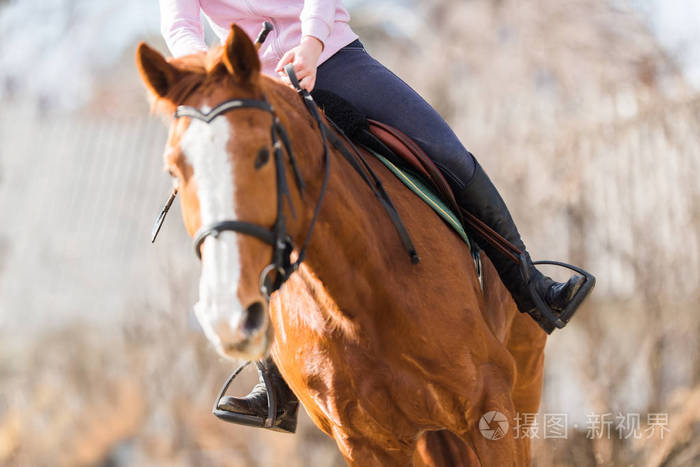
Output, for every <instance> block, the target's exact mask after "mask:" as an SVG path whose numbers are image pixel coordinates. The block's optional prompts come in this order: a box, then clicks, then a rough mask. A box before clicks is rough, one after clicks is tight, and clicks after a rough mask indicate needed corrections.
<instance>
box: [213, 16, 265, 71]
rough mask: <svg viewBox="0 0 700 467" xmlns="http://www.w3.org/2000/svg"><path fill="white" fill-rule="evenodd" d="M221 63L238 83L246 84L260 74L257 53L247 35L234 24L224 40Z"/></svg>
mask: <svg viewBox="0 0 700 467" xmlns="http://www.w3.org/2000/svg"><path fill="white" fill-rule="evenodd" d="M222 61H223V63H224V66H225V67H226V70H228V72H229V74H230V75H231V76H233V79H234V80H235V81H237V82H239V83H248V82H250V81H251V80H252V79H253V78H254V77H255V76H256V75H257V74H258V73H260V58H259V57H258V51H257V49H256V48H255V45H253V42H252V41H251V40H250V38H249V37H248V34H246V33H245V31H243V29H241V28H239V27H238V26H237V25H236V24H234V25H233V26H231V33H230V34H229V35H228V39H226V46H225V48H224V54H223V57H222Z"/></svg>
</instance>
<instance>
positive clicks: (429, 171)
mask: <svg viewBox="0 0 700 467" xmlns="http://www.w3.org/2000/svg"><path fill="white" fill-rule="evenodd" d="M367 122H368V123H369V131H370V132H371V133H372V134H373V135H374V136H376V137H377V138H379V140H380V141H381V142H382V143H384V144H385V145H386V146H387V147H388V148H389V149H391V150H392V151H393V152H394V154H396V155H397V156H398V157H400V158H401V159H402V160H403V161H405V162H406V164H407V165H408V166H409V167H410V168H411V169H413V170H415V171H416V172H418V173H419V174H420V175H422V176H423V177H425V179H426V180H427V181H428V182H430V183H432V184H433V187H434V188H435V189H436V190H437V192H438V194H439V195H440V196H441V197H442V199H443V200H445V201H446V202H447V203H448V205H449V207H450V208H451V209H452V210H453V212H454V213H455V214H457V215H458V216H459V215H460V214H461V211H460V209H459V205H458V204H457V201H456V200H455V196H454V193H452V188H450V185H449V184H448V183H447V180H445V177H444V176H443V175H442V172H440V169H438V168H437V167H436V166H435V163H433V161H432V160H431V159H430V157H428V155H427V154H426V153H425V152H424V151H423V150H422V149H421V148H420V147H419V146H418V145H417V144H416V143H415V142H414V141H413V140H412V139H411V138H409V137H408V136H406V135H405V134H404V133H402V132H401V131H399V130H397V129H396V128H394V127H392V126H390V125H387V124H386V123H382V122H378V121H376V120H372V119H367Z"/></svg>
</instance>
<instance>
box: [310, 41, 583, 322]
mask: <svg viewBox="0 0 700 467" xmlns="http://www.w3.org/2000/svg"><path fill="white" fill-rule="evenodd" d="M316 88H317V89H322V90H326V91H330V92H333V93H335V94H337V95H339V96H340V97H342V98H343V99H345V100H347V101H348V102H350V103H351V104H352V105H353V106H355V107H356V108H357V109H358V110H359V111H360V112H362V113H364V114H365V115H367V116H368V117H369V118H372V119H375V120H379V121H381V122H384V123H387V124H389V125H391V126H394V127H396V128H398V129H399V130H401V131H402V132H403V133H405V134H407V135H408V136H410V137H411V138H412V139H413V140H414V141H416V143H418V144H419V145H420V146H421V148H422V149H423V150H424V151H425V152H426V153H427V154H428V155H429V156H430V157H431V158H432V159H433V161H434V162H435V164H436V165H437V166H438V167H439V168H440V169H441V170H442V171H443V173H444V174H445V176H446V178H447V180H448V182H449V183H450V184H451V185H452V188H453V190H454V191H455V195H456V197H457V201H458V202H459V203H460V205H461V206H463V207H464V208H465V209H467V210H469V211H470V212H471V213H473V214H474V215H475V216H477V217H479V218H480V219H481V220H482V221H484V222H485V223H486V224H488V225H489V226H490V227H491V228H492V229H494V230H495V231H497V232H498V233H499V234H501V236H503V237H505V238H506V239H507V240H509V241H510V242H511V243H512V244H514V245H515V246H516V247H517V248H518V249H519V250H521V251H522V252H523V253H524V258H525V261H526V264H527V267H528V270H529V271H530V276H531V278H532V280H533V281H534V283H535V286H536V288H537V290H538V292H539V294H540V296H541V297H542V298H543V299H544V300H545V302H546V303H547V304H548V305H549V306H550V307H551V308H553V309H554V310H562V309H563V308H564V307H565V306H566V304H568V303H569V302H570V301H571V300H572V298H573V296H574V295H575V293H576V292H577V291H578V289H579V288H580V287H581V285H582V283H583V281H584V278H583V277H582V276H579V275H574V276H572V277H571V278H570V279H569V281H568V282H565V283H558V282H555V281H553V280H552V279H550V278H548V277H546V276H544V275H542V274H541V273H540V272H539V271H538V270H537V269H536V268H535V266H534V265H533V264H532V261H531V260H530V256H529V255H528V254H527V251H526V249H525V245H524V244H523V242H522V240H521V238H520V234H519V233H518V229H517V228H516V226H515V223H514V222H513V219H512V217H511V215H510V213H509V212H508V209H507V208H506V205H505V203H504V202H503V199H502V198H501V196H500V195H499V193H498V190H496V187H495V186H494V185H493V183H491V181H490V179H489V178H488V176H486V174H485V173H484V171H483V170H482V168H481V167H480V166H479V164H478V163H477V162H476V160H475V158H474V156H473V155H472V154H471V153H470V152H469V151H467V150H466V149H465V148H464V146H463V145H462V144H461V142H460V141H459V139H458V138H457V136H456V135H455V134H454V132H453V131H452V130H451V129H450V127H449V125H448V124H447V123H446V122H445V121H444V119H443V118H442V117H441V116H440V115H439V114H438V113H437V112H436V111H435V109H433V108H432V107H431V106H430V104H428V103H427V102H426V101H425V100H424V99H423V98H421V97H420V96H419V95H418V94H417V93H416V92H415V91H414V90H413V89H412V88H411V87H410V86H408V85H407V84H406V83H404V82H403V81H402V80H401V79H400V78H398V77H397V76H396V75H394V74H393V73H392V72H391V71H389V70H388V69H387V68H386V67H384V66H383V65H382V64H381V63H379V62H378V61H376V60H375V59H373V58H372V57H371V56H370V55H369V54H367V52H366V51H365V50H364V48H363V47H362V45H361V44H360V42H359V41H355V42H354V43H352V44H350V45H349V46H348V47H345V48H343V49H341V50H340V51H339V52H337V53H336V54H335V55H333V56H332V57H331V58H329V59H328V60H327V61H326V62H324V63H323V64H321V66H319V68H318V73H317V79H316ZM474 235H475V236H476V237H477V239H478V240H479V236H478V235H476V233H474ZM480 240H481V241H479V245H480V246H481V247H482V248H484V250H485V251H486V254H487V255H488V256H489V258H490V259H491V261H492V262H493V263H494V266H495V267H496V269H497V270H498V273H499V275H500V277H501V280H502V281H503V283H504V284H505V285H506V287H507V288H508V290H509V291H510V293H511V295H512V296H513V298H514V300H515V302H516V304H517V305H518V308H519V310H520V311H521V312H527V313H530V314H531V315H532V316H533V317H534V318H535V319H536V320H537V321H538V322H539V323H540V325H543V327H545V326H546V323H544V322H543V320H541V319H540V318H541V317H540V316H539V313H538V312H537V310H536V306H535V303H534V301H533V299H532V297H531V295H530V292H529V290H528V287H527V283H526V281H525V279H524V278H523V276H522V274H521V272H520V266H519V265H518V264H516V263H515V262H513V261H511V260H510V259H509V258H508V257H507V256H505V255H504V254H503V253H502V252H501V251H500V250H498V249H496V248H495V247H492V246H491V244H490V243H489V242H487V241H484V240H483V239H480ZM547 330H548V331H551V329H547Z"/></svg>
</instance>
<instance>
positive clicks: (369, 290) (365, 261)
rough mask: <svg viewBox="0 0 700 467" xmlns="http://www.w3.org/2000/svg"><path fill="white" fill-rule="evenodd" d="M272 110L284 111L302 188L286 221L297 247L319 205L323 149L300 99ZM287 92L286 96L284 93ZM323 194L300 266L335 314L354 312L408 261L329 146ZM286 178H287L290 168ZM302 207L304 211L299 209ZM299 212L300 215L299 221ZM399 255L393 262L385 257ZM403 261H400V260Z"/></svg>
mask: <svg viewBox="0 0 700 467" xmlns="http://www.w3.org/2000/svg"><path fill="white" fill-rule="evenodd" d="M281 91H282V90H280V91H278V92H277V93H276V94H277V96H276V97H282V98H281V99H280V102H278V103H273V105H275V108H277V109H284V110H285V111H284V112H283V113H282V112H280V115H279V117H280V119H281V120H282V121H283V124H284V125H285V126H286V128H287V130H288V132H289V134H290V137H291V139H292V146H293V148H294V152H295V156H296V158H297V162H298V165H299V169H300V171H301V174H302V178H303V179H304V182H305V185H306V188H305V191H304V195H303V200H302V199H301V197H300V196H299V193H298V191H297V190H296V189H293V193H292V198H293V203H294V205H295V208H296V211H297V215H298V216H297V220H296V221H294V220H291V222H290V227H291V228H292V229H293V231H294V235H293V236H294V241H295V244H296V245H301V244H302V243H303V241H304V238H305V236H306V234H307V231H308V226H309V224H310V222H311V218H312V215H313V210H314V207H315V206H316V203H317V201H318V199H319V194H320V190H321V185H322V182H323V176H324V167H325V166H324V160H323V145H322V140H321V134H320V132H319V130H318V127H317V125H316V123H315V121H314V120H313V118H312V117H311V115H310V114H309V112H308V110H307V109H306V107H305V105H304V103H303V102H302V100H301V98H300V97H299V96H292V95H291V93H289V94H290V95H289V96H286V94H287V93H285V95H283V96H280V93H281ZM284 91H286V90H284ZM328 149H329V151H330V152H331V154H330V161H329V163H330V177H329V181H328V189H327V191H326V193H325V196H324V198H323V201H322V203H323V204H322V208H321V213H320V216H319V219H318V221H317V223H316V226H315V227H314V231H313V234H312V238H311V243H310V244H309V248H308V252H307V255H306V258H305V264H306V265H307V267H309V268H310V269H311V270H312V271H313V272H314V274H315V275H316V276H317V277H318V278H319V279H320V280H321V281H322V282H323V285H324V287H325V288H326V289H327V290H328V292H329V293H330V295H331V296H332V297H333V299H334V301H336V303H338V305H340V308H341V309H342V308H346V307H353V308H354V306H358V305H360V304H358V303H353V302H354V301H357V300H363V301H365V302H366V301H370V300H373V299H374V297H375V295H376V294H381V293H382V292H381V290H382V287H381V285H380V284H379V283H378V281H379V280H381V278H382V277H386V276H387V275H388V269H389V268H391V267H392V264H391V263H392V262H396V261H400V260H405V262H406V263H407V264H408V263H409V261H408V256H407V255H406V254H405V253H404V252H403V250H402V249H401V244H400V242H399V240H398V237H397V236H396V233H395V232H394V231H393V230H392V229H393V227H392V225H391V223H390V222H389V220H388V218H387V217H386V214H385V212H384V211H383V210H382V207H381V204H380V203H379V201H378V200H377V199H376V197H375V196H374V194H373V193H372V191H371V190H370V188H369V187H368V186H367V185H366V184H365V183H364V182H363V181H362V179H361V178H360V176H359V175H358V174H357V173H356V172H355V171H354V169H353V168H352V167H351V166H350V165H349V164H348V163H347V162H346V161H345V160H344V159H343V157H342V155H341V154H339V153H338V152H337V151H335V149H334V148H333V147H332V145H331V144H330V143H329V144H328ZM287 169H288V177H289V176H291V172H290V168H289V167H287ZM299 206H303V209H299ZM300 211H302V212H303V214H302V215H299V212H300ZM394 254H396V255H401V258H399V259H397V258H394V257H390V255H394ZM404 256H405V257H404ZM348 280H351V281H352V283H353V287H352V290H353V293H352V297H350V296H344V295H343V294H346V295H347V291H348V290H349V288H348V287H347V283H348Z"/></svg>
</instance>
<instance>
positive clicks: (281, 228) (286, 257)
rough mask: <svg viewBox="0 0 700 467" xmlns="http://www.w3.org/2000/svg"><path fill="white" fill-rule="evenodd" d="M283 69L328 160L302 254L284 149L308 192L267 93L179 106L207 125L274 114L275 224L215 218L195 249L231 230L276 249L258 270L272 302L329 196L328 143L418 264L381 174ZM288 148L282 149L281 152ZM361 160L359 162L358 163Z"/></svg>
mask: <svg viewBox="0 0 700 467" xmlns="http://www.w3.org/2000/svg"><path fill="white" fill-rule="evenodd" d="M285 71H286V72H287V75H288V76H289V80H290V81H291V83H292V85H293V86H294V88H295V89H296V91H297V93H298V94H299V95H300V96H301V97H302V99H303V102H304V104H305V106H306V108H307V110H308V111H309V113H310V114H311V116H312V117H313V118H314V120H315V121H316V123H317V125H318V128H319V131H320V133H321V141H322V143H323V164H324V175H323V182H322V184H321V190H320V193H319V196H318V200H317V202H316V206H315V207H314V212H313V217H312V218H311V222H310V224H309V227H308V230H307V233H306V237H305V238H304V242H303V243H302V245H301V247H300V248H299V249H298V252H299V254H298V256H297V259H296V261H294V262H292V260H291V254H292V251H294V249H295V247H294V244H293V242H292V239H291V237H290V236H289V235H288V233H287V230H286V228H287V220H286V217H285V215H284V199H285V198H286V199H287V201H288V203H289V207H290V210H291V212H292V216H295V212H294V206H293V204H292V199H291V194H290V192H289V184H288V182H287V175H286V170H285V161H284V155H283V152H286V153H287V158H288V160H289V163H290V165H291V167H292V171H293V173H294V179H295V183H296V185H297V188H298V189H299V193H300V195H301V196H302V199H303V193H304V182H303V180H302V179H301V175H300V172H299V168H298V165H297V162H296V158H295V156H294V152H293V151H292V145H291V140H290V138H289V134H288V133H287V131H286V129H285V128H284V126H283V125H282V123H281V122H280V120H279V118H278V117H277V115H276V113H275V110H274V108H273V107H272V105H271V104H270V103H269V102H268V101H267V99H266V98H265V97H264V96H263V98H262V99H230V100H227V101H224V102H222V103H221V104H219V105H217V106H216V107H214V108H213V109H211V110H210V111H208V112H203V111H202V110H200V109H198V108H195V107H192V106H187V105H181V106H178V107H177V109H176V110H175V115H174V118H175V119H178V118H182V117H189V118H194V119H196V120H200V121H203V122H204V123H207V124H209V123H211V122H212V121H213V120H214V119H215V118H216V117H219V116H220V115H223V114H225V113H227V112H231V111H233V110H238V109H259V110H262V111H264V112H267V113H269V114H270V115H271V116H272V125H271V128H270V138H271V140H272V145H273V153H274V160H275V174H276V177H277V218H276V220H275V223H274V225H273V226H272V227H271V228H266V227H263V226H260V225H257V224H253V223H250V222H245V221H239V220H223V221H217V222H212V223H210V224H206V225H203V226H202V227H200V229H199V230H198V231H197V232H196V233H195V235H194V250H195V254H196V255H197V257H198V258H200V259H201V246H202V243H204V241H205V240H206V239H207V238H208V237H209V236H211V237H213V238H217V237H218V236H219V235H220V234H221V232H226V231H232V232H237V233H241V234H245V235H250V236H252V237H255V238H257V239H259V240H261V241H262V242H264V243H267V244H268V245H271V246H272V247H273V254H272V260H271V262H270V264H268V265H267V266H266V267H265V268H263V270H262V271H261V273H260V279H259V284H260V292H261V293H262V294H263V296H264V297H265V298H266V299H268V300H269V297H270V295H271V294H272V293H273V292H275V291H276V290H278V289H279V288H280V287H281V286H282V284H284V282H286V281H287V279H289V277H290V276H291V275H292V274H293V273H294V272H295V271H296V270H297V269H299V266H300V265H301V263H302V262H303V261H304V259H305V257H306V250H307V248H308V246H309V243H310V241H311V235H312V233H313V230H314V226H315V225H316V221H317V220H318V216H319V213H320V212H321V205H322V203H323V199H324V197H325V195H326V191H327V189H328V181H329V179H330V150H329V148H328V143H329V142H330V143H331V144H332V145H333V147H334V148H336V149H337V150H338V151H339V152H340V154H341V155H342V156H343V157H344V158H345V159H346V160H347V161H348V163H350V165H351V167H352V168H353V169H354V170H355V171H356V172H357V173H358V174H359V175H360V176H361V177H362V180H363V181H364V182H365V183H366V184H367V185H368V186H369V187H370V188H371V189H372V192H373V193H374V195H375V196H376V197H377V198H378V199H379V200H380V202H381V204H382V206H383V207H384V209H385V210H386V211H387V214H388V215H389V218H390V220H391V221H392V223H393V224H394V226H395V228H396V230H397V233H398V234H399V237H400V239H401V243H402V244H403V246H404V249H405V250H406V251H407V253H408V254H409V256H410V258H411V262H412V263H413V264H416V263H418V262H419V261H420V259H419V257H418V254H417V252H416V249H415V247H414V246H413V242H412V240H411V238H410V235H409V234H408V231H407V229H406V227H405V225H404V224H403V221H402V220H401V218H400V216H399V214H398V211H397V210H396V208H395V207H394V205H393V203H392V202H391V199H390V198H389V195H388V194H387V193H386V191H385V190H384V188H383V186H382V184H381V181H380V180H379V177H377V175H376V174H375V173H374V172H373V171H372V169H371V168H370V166H369V165H368V164H367V161H366V160H365V159H364V158H363V157H362V155H361V154H360V153H359V151H358V150H357V148H356V147H355V146H354V145H353V144H352V142H351V141H350V140H349V139H348V138H347V136H345V134H343V133H342V131H341V130H340V129H338V128H337V126H335V125H333V127H334V128H335V130H336V131H338V132H339V133H340V134H341V135H342V136H343V139H341V138H339V137H338V136H337V135H335V134H334V133H333V131H332V129H331V128H330V127H329V126H328V125H326V124H325V123H324V122H323V120H322V118H321V114H320V112H319V111H318V107H317V106H316V103H315V102H314V100H313V98H312V97H311V95H310V94H309V93H308V91H306V90H305V89H303V88H302V87H301V86H300V85H299V81H298V80H297V77H296V75H295V73H294V69H293V67H292V65H291V64H289V65H287V66H286V67H285ZM331 123H332V122H331ZM345 143H347V144H348V145H350V147H351V148H352V151H351V150H350V149H348V147H347V145H346V144H345ZM283 149H284V151H283ZM358 160H359V161H360V162H358ZM176 194H177V190H175V191H173V193H172V194H171V195H170V198H169V199H168V202H167V203H166V205H165V207H164V208H163V210H162V211H161V213H160V214H159V216H158V218H157V220H156V224H155V226H154V228H153V232H152V238H151V241H152V242H153V241H155V238H156V236H157V235H158V232H159V231H160V227H161V225H162V224H163V221H164V220H165V215H166V214H167V212H168V209H169V208H170V205H171V204H172V201H173V199H174V198H175V195H176ZM272 272H275V273H276V276H275V278H274V279H271V277H270V276H271V273H272Z"/></svg>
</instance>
